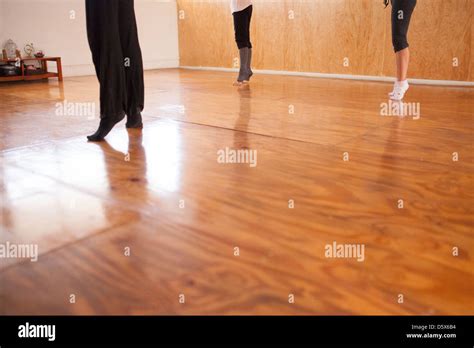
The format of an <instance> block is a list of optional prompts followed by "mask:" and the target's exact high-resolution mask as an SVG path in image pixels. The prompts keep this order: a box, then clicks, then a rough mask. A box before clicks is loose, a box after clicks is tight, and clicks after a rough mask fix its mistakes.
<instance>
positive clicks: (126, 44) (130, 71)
mask: <svg viewBox="0 0 474 348" xmlns="http://www.w3.org/2000/svg"><path fill="white" fill-rule="evenodd" d="M117 1H118V2H119V28H120V31H119V33H120V42H121V47H122V53H123V56H124V60H125V62H124V66H125V87H126V95H127V99H126V108H125V112H126V114H127V128H141V127H142V126H143V124H142V117H141V111H143V107H144V100H145V87H144V83H143V59H142V52H141V49H140V43H139V40H138V30H137V22H136V19H135V8H134V0H117Z"/></svg>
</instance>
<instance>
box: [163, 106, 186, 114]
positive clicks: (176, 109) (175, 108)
mask: <svg viewBox="0 0 474 348" xmlns="http://www.w3.org/2000/svg"><path fill="white" fill-rule="evenodd" d="M160 110H163V111H169V112H177V113H179V114H182V115H184V114H185V112H186V108H185V107H184V105H177V104H166V105H163V106H160Z"/></svg>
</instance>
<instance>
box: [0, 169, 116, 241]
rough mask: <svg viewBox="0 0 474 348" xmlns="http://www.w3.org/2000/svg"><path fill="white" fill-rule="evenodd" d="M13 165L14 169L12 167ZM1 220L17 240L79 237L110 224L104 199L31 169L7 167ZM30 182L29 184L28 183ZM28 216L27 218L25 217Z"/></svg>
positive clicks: (57, 239) (14, 239)
mask: <svg viewBox="0 0 474 348" xmlns="http://www.w3.org/2000/svg"><path fill="white" fill-rule="evenodd" d="M10 168H11V170H10ZM4 180H5V182H6V184H5V192H3V193H2V195H4V198H5V199H2V203H3V204H4V205H5V207H4V211H3V213H2V221H1V224H2V225H4V226H5V227H6V228H7V229H8V231H9V232H10V233H11V237H13V240H12V241H14V242H20V241H22V242H28V243H38V244H40V245H41V242H42V241H44V240H46V239H48V238H54V239H55V240H56V241H59V240H68V238H70V237H71V236H74V237H75V238H80V237H83V236H85V235H87V233H89V232H90V230H91V229H100V228H104V227H106V226H107V220H106V216H105V213H104V207H103V206H102V202H101V201H100V200H99V199H96V198H95V197H92V196H90V195H87V194H83V193H80V192H77V191H75V190H71V189H69V188H67V187H65V186H63V185H61V184H59V185H58V184H57V183H56V182H54V181H53V180H50V179H48V178H45V177H43V176H41V175H36V174H33V173H31V172H29V171H26V170H25V171H23V170H17V169H15V168H12V167H6V168H5V172H4ZM25 184H27V185H25ZM25 217H28V218H25Z"/></svg>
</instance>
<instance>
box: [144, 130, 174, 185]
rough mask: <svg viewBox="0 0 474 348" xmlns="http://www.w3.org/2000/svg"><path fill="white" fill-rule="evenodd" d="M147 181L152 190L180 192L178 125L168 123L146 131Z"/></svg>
mask: <svg viewBox="0 0 474 348" xmlns="http://www.w3.org/2000/svg"><path fill="white" fill-rule="evenodd" d="M143 146H144V147H145V152H146V161H147V164H146V167H147V172H146V176H147V181H148V185H149V187H150V189H155V190H156V189H159V190H164V191H168V192H175V191H178V190H179V188H180V174H181V172H180V171H181V157H182V154H181V151H182V149H181V138H180V134H179V129H178V124H177V123H175V122H167V123H164V122H163V123H162V122H160V123H159V124H155V125H154V126H153V127H150V128H147V129H145V136H144V144H143Z"/></svg>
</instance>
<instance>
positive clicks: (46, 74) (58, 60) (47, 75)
mask: <svg viewBox="0 0 474 348" xmlns="http://www.w3.org/2000/svg"><path fill="white" fill-rule="evenodd" d="M16 61H17V59H0V62H4V63H14V62H16ZM27 61H39V62H40V63H41V69H42V70H43V71H44V73H43V74H35V75H27V74H26V70H25V62H27ZM20 62H21V67H20V69H21V75H16V76H0V82H6V81H31V80H41V79H48V78H51V77H57V78H58V80H59V81H62V80H63V70H62V65H61V57H43V58H35V57H24V58H20ZM48 62H56V67H57V70H58V72H57V73H55V72H49V71H48Z"/></svg>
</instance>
